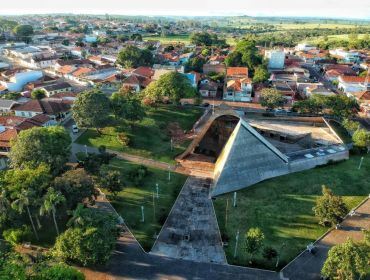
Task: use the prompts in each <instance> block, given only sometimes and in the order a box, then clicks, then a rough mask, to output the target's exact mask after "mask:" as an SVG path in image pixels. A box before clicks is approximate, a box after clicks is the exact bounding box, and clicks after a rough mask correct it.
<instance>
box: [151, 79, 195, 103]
mask: <svg viewBox="0 0 370 280" xmlns="http://www.w3.org/2000/svg"><path fill="white" fill-rule="evenodd" d="M144 96H145V98H148V99H150V100H151V101H152V102H154V103H155V102H159V101H163V100H165V99H166V98H168V100H169V101H171V102H173V103H175V104H177V103H178V102H179V101H180V99H181V98H194V97H196V96H197V91H196V90H195V88H193V86H192V85H191V83H190V81H189V79H188V78H187V77H186V76H185V75H183V74H181V73H178V72H171V73H166V74H164V75H162V76H161V77H160V78H159V79H158V80H157V81H155V82H153V83H151V84H150V85H149V86H148V87H147V88H146V89H145V90H144Z"/></svg>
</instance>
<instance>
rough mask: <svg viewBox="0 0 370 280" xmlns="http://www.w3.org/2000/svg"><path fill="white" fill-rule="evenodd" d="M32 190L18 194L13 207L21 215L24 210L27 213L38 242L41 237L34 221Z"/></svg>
mask: <svg viewBox="0 0 370 280" xmlns="http://www.w3.org/2000/svg"><path fill="white" fill-rule="evenodd" d="M32 196H33V195H32V192H31V190H22V191H21V192H19V193H17V195H16V197H15V200H14V201H13V202H12V207H13V208H14V209H16V210H17V211H18V212H19V213H23V211H24V209H26V211H27V215H28V218H29V220H30V223H31V226H32V230H33V233H34V234H35V237H36V239H37V240H39V235H38V233H37V230H36V227H35V223H34V221H33V218H32V215H31V211H30V205H31V197H32Z"/></svg>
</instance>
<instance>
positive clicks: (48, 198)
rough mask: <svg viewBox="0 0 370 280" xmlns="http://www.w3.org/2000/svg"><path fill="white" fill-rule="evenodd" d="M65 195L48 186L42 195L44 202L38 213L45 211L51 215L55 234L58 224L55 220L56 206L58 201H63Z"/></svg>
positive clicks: (41, 213) (57, 230) (42, 213)
mask: <svg viewBox="0 0 370 280" xmlns="http://www.w3.org/2000/svg"><path fill="white" fill-rule="evenodd" d="M65 200H66V199H65V197H64V196H63V195H62V193H61V192H59V191H56V190H55V189H53V188H49V189H48V191H47V193H46V194H45V196H44V202H43V204H42V205H41V208H40V215H41V216H43V215H44V214H45V213H47V214H49V213H50V212H51V214H52V215H53V220H54V225H55V230H56V232H57V235H59V229H58V224H57V220H56V217H55V214H56V208H55V207H56V206H57V205H58V204H60V203H63V202H65Z"/></svg>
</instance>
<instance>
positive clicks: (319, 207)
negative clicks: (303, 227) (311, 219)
mask: <svg viewBox="0 0 370 280" xmlns="http://www.w3.org/2000/svg"><path fill="white" fill-rule="evenodd" d="M322 194H323V195H322V196H321V197H319V198H317V199H316V205H315V207H313V211H314V212H315V216H316V217H318V218H319V224H321V225H327V224H330V225H336V224H337V223H339V222H341V221H342V219H343V217H344V216H345V215H346V214H347V213H348V209H347V206H346V205H345V204H344V202H343V200H342V198H341V197H339V196H335V195H334V194H333V192H332V191H331V190H330V189H329V188H328V187H326V186H322Z"/></svg>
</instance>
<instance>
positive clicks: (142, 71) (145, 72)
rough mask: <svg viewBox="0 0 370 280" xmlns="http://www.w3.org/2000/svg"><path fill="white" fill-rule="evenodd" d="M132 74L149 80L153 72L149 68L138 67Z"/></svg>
mask: <svg viewBox="0 0 370 280" xmlns="http://www.w3.org/2000/svg"><path fill="white" fill-rule="evenodd" d="M132 74H135V75H139V76H143V77H147V78H151V77H152V76H153V75H154V71H153V69H152V68H151V67H145V66H140V67H138V68H136V69H135V70H134V71H132Z"/></svg>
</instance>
